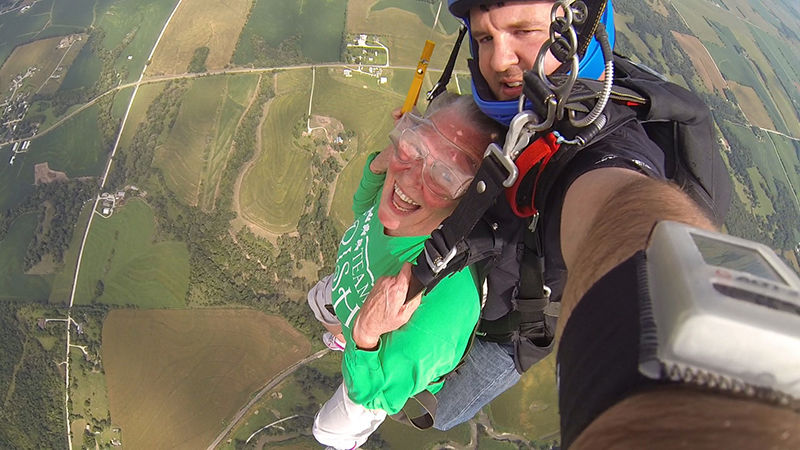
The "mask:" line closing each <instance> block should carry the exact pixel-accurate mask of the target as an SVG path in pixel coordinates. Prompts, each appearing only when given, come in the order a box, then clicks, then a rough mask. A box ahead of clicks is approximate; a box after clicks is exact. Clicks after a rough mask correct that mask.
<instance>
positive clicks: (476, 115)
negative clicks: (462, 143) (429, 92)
mask: <svg viewBox="0 0 800 450" xmlns="http://www.w3.org/2000/svg"><path fill="white" fill-rule="evenodd" d="M442 110H453V111H455V112H457V113H458V114H459V115H460V116H461V117H462V118H463V119H464V121H465V122H466V123H467V124H470V125H471V126H472V127H474V128H475V130H476V131H478V132H480V133H481V134H483V135H486V136H488V139H489V140H490V141H492V142H497V141H498V140H499V139H500V136H502V135H503V133H505V127H503V126H502V125H500V124H499V123H497V122H495V121H494V120H493V119H491V118H490V117H488V116H487V115H486V114H484V113H483V112H482V111H481V110H480V109H479V108H478V105H476V104H475V100H473V99H472V96H471V95H459V94H456V93H454V92H450V91H445V92H442V93H441V94H439V95H437V96H436V97H435V98H434V99H433V100H432V101H431V102H430V104H429V105H428V109H426V110H425V114H424V116H423V117H426V118H429V117H431V116H432V115H434V114H436V113H437V112H438V111H442Z"/></svg>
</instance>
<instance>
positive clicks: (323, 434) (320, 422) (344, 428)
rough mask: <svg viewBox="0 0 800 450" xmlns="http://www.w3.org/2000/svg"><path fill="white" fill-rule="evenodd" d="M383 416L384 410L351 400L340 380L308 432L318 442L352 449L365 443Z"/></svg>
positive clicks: (384, 415)
mask: <svg viewBox="0 0 800 450" xmlns="http://www.w3.org/2000/svg"><path fill="white" fill-rule="evenodd" d="M385 418H386V411H383V410H380V409H367V408H364V407H363V406H361V405H358V404H355V403H353V401H352V400H350V397H348V396H347V389H346V388H345V387H344V383H342V384H341V385H339V389H336V392H334V394H333V397H331V398H330V400H328V401H327V402H325V404H324V405H322V409H320V410H319V412H318V413H317V415H316V417H314V427H313V428H312V430H311V431H312V432H313V433H314V437H315V438H316V439H317V441H319V443H320V444H323V445H328V446H331V447H334V448H337V449H351V448H356V447H359V446H361V445H363V444H364V442H367V439H368V438H369V436H370V435H371V434H372V433H373V432H374V431H375V430H377V429H378V427H379V426H380V425H381V423H383V420H384V419H385Z"/></svg>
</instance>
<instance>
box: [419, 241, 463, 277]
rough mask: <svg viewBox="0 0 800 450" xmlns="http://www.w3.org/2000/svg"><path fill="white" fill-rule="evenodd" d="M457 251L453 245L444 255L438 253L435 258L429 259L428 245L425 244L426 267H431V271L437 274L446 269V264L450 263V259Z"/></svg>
mask: <svg viewBox="0 0 800 450" xmlns="http://www.w3.org/2000/svg"><path fill="white" fill-rule="evenodd" d="M457 253H458V251H457V250H456V248H455V247H453V248H451V249H450V251H449V252H447V254H446V255H445V256H444V257H442V256H441V255H439V256H437V257H436V258H434V259H431V255H430V253H428V247H427V246H425V260H426V261H428V267H430V268H431V271H433V274H434V275H439V272H441V271H443V270H444V269H446V268H447V265H448V264H450V261H452V260H453V258H455V257H456V254H457Z"/></svg>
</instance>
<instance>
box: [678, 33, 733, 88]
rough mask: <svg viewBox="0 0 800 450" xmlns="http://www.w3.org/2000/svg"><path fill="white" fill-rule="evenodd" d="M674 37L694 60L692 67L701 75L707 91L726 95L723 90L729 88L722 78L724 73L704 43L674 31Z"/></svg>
mask: <svg viewBox="0 0 800 450" xmlns="http://www.w3.org/2000/svg"><path fill="white" fill-rule="evenodd" d="M672 35H673V36H675V39H676V40H677V41H678V44H680V46H681V48H683V51H684V52H686V54H687V55H689V59H691V60H692V65H693V66H694V68H695V70H697V73H698V74H699V75H700V79H702V80H703V84H704V85H705V87H706V89H708V90H709V91H715V92H717V93H719V94H720V95H724V92H723V89H725V88H726V87H727V84H726V83H725V79H724V78H722V73H720V71H719V68H718V67H717V64H716V63H715V62H714V59H713V58H711V54H709V53H708V50H707V49H706V48H705V46H703V43H702V42H700V39H697V38H696V37H694V36H689V35H686V34H681V33H678V32H677V31H673V32H672Z"/></svg>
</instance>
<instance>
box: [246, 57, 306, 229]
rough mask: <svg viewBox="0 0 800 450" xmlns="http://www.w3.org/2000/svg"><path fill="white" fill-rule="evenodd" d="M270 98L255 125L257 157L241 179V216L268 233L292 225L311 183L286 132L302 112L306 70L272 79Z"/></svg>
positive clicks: (302, 156) (303, 155) (301, 156)
mask: <svg viewBox="0 0 800 450" xmlns="http://www.w3.org/2000/svg"><path fill="white" fill-rule="evenodd" d="M276 77H277V81H276V85H277V89H276V96H275V98H273V99H272V100H270V101H269V103H268V104H267V107H266V114H267V115H266V118H265V119H264V121H263V122H262V124H261V135H260V145H261V148H260V154H259V155H258V157H257V158H256V159H255V160H254V161H253V163H252V165H250V166H249V169H246V172H245V173H244V175H243V176H242V185H241V188H240V192H239V206H240V213H241V215H242V217H243V218H244V219H245V220H247V221H249V222H253V223H255V224H257V225H258V226H260V227H262V228H265V229H267V230H269V231H271V232H273V233H285V232H288V231H291V230H293V229H294V227H295V226H297V221H298V220H299V219H300V214H301V213H302V209H303V202H304V200H305V196H306V193H307V192H308V188H309V186H310V183H311V172H310V168H309V164H310V160H311V155H310V154H309V153H308V152H307V151H305V150H303V149H301V148H300V147H298V146H297V144H296V142H295V140H294V138H293V137H292V134H291V131H290V130H292V129H293V128H294V126H295V125H296V124H297V123H298V122H301V121H303V117H304V115H305V114H306V113H307V112H308V95H309V94H310V92H311V71H310V70H293V71H288V72H281V73H279V74H277V75H276Z"/></svg>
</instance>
